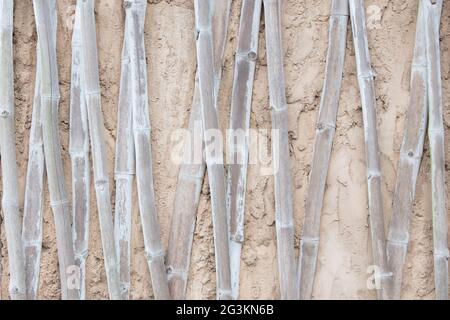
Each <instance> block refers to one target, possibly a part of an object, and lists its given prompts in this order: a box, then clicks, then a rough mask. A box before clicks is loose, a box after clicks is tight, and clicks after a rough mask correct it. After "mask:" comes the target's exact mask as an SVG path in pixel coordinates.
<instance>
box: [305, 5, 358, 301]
mask: <svg viewBox="0 0 450 320" xmlns="http://www.w3.org/2000/svg"><path fill="white" fill-rule="evenodd" d="M348 19H349V7H348V0H333V1H332V3H331V15H330V21H329V35H328V36H329V38H328V54H327V65H326V70H325V81H324V86H323V91H322V99H321V103H320V109H319V117H318V122H317V128H316V142H315V146H314V156H313V163H312V169H311V175H310V177H309V189H308V195H307V198H306V210H305V222H304V224H303V232H302V238H301V241H300V264H299V278H300V287H299V288H300V299H301V300H309V299H311V297H312V291H313V284H314V276H315V273H316V264H317V254H318V250H319V237H320V216H321V213H322V208H323V198H324V194H325V184H326V181H327V176H328V168H329V164H330V157H331V149H332V146H333V139H334V134H335V132H336V117H337V112H338V107H339V97H340V92H341V83H342V74H343V70H344V62H345V46H346V40H347V28H348Z"/></svg>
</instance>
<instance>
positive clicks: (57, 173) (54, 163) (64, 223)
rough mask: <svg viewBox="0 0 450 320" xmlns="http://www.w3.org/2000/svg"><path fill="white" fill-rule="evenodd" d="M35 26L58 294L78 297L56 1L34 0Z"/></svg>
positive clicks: (64, 297) (70, 297) (63, 296)
mask: <svg viewBox="0 0 450 320" xmlns="http://www.w3.org/2000/svg"><path fill="white" fill-rule="evenodd" d="M34 9H35V16H36V28H37V32H38V45H39V53H40V61H41V75H42V77H41V81H42V82H41V91H40V95H41V107H42V119H41V121H42V132H43V141H44V154H45V164H46V169H47V177H48V185H49V191H50V201H51V205H52V208H53V213H54V218H55V228H56V240H57V246H58V256H59V267H60V278H61V295H62V298H63V299H78V298H79V292H78V290H77V289H75V288H74V287H69V286H68V285H69V281H68V280H69V279H68V276H69V272H70V268H71V267H73V266H75V261H74V251H73V241H72V236H71V225H70V209H69V202H68V199H67V192H66V188H65V185H64V171H63V166H62V159H61V144H60V140H59V135H58V132H59V130H58V129H59V125H58V106H59V81H58V65H57V61H56V46H55V41H53V39H55V33H56V25H54V24H53V23H52V21H56V18H55V17H53V18H52V16H56V1H54V0H34Z"/></svg>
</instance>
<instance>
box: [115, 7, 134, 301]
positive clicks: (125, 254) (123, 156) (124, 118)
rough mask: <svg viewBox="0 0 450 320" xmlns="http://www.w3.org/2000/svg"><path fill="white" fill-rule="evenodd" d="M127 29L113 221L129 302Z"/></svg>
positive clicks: (131, 168) (124, 293)
mask: <svg viewBox="0 0 450 320" xmlns="http://www.w3.org/2000/svg"><path fill="white" fill-rule="evenodd" d="M124 5H125V2H124ZM128 29H129V24H128V23H126V24H125V35H126V36H125V38H124V45H123V50H122V67H121V69H122V71H121V78H120V93H119V109H118V117H117V141H116V164H115V181H116V207H115V219H114V229H115V230H114V233H115V237H116V239H115V240H116V250H117V258H118V264H119V272H120V289H121V294H122V299H124V300H127V299H128V298H129V291H130V251H131V216H132V191H133V181H134V175H135V155H134V141H133V128H132V126H133V118H132V117H133V113H132V103H131V92H130V91H131V81H130V77H131V74H130V66H129V65H130V55H129V40H128V35H129V30H128Z"/></svg>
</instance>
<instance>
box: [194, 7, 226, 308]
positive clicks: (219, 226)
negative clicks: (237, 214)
mask: <svg viewBox="0 0 450 320" xmlns="http://www.w3.org/2000/svg"><path fill="white" fill-rule="evenodd" d="M213 5H214V3H213V1H204V0H195V2H194V6H195V20H196V27H197V65H198V78H199V91H200V101H201V104H202V119H203V129H204V139H205V151H206V166H207V169H208V178H209V185H210V189H211V206H212V216H213V219H212V220H213V228H214V246H215V253H216V256H215V257H216V278H217V298H218V299H219V300H224V299H231V279H230V256H229V240H228V219H227V208H226V195H225V193H226V191H225V170H224V166H223V150H217V149H216V148H215V146H216V145H217V141H212V140H214V139H217V136H216V137H214V136H213V134H214V133H217V131H218V130H219V121H218V115H217V109H216V108H215V105H216V97H215V96H216V94H215V81H214V53H213V34H212V13H213V10H212V9H213ZM210 135H211V136H210Z"/></svg>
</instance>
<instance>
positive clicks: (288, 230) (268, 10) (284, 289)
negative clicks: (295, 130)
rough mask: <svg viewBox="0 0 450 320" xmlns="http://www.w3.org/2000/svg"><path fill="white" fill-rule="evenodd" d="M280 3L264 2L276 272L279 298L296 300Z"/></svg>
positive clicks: (270, 0)
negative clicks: (270, 123) (275, 231)
mask: <svg viewBox="0 0 450 320" xmlns="http://www.w3.org/2000/svg"><path fill="white" fill-rule="evenodd" d="M281 12H282V10H281V0H264V15H265V21H266V43H267V66H268V76H269V95H270V106H271V109H272V130H273V134H272V145H273V146H272V153H273V163H274V175H275V177H274V178H275V211H276V229H277V251H278V273H279V279H280V292H281V299H283V300H286V299H287V300H293V299H297V298H298V289H297V287H298V286H297V278H298V277H297V272H296V267H295V253H294V221H293V220H294V214H293V204H292V178H291V174H290V163H289V138H288V113H287V103H286V88H285V82H284V81H285V80H284V67H283V42H282V32H281Z"/></svg>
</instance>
